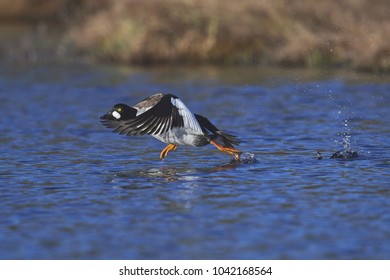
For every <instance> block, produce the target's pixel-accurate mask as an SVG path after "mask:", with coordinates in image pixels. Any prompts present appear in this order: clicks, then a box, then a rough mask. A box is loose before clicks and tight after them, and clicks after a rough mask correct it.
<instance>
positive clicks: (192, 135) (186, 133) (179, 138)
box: [152, 127, 203, 146]
mask: <svg viewBox="0 0 390 280" xmlns="http://www.w3.org/2000/svg"><path fill="white" fill-rule="evenodd" d="M152 136H153V137H154V138H156V139H157V140H160V141H161V142H164V143H167V144H174V145H176V146H182V145H186V146H195V143H196V141H195V140H196V139H197V138H198V137H199V136H203V133H199V132H197V131H193V130H192V129H188V128H187V129H184V128H183V127H175V128H173V129H172V130H170V131H168V132H165V133H163V134H160V135H152Z"/></svg>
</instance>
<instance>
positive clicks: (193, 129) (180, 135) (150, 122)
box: [100, 93, 242, 161]
mask: <svg viewBox="0 0 390 280" xmlns="http://www.w3.org/2000/svg"><path fill="white" fill-rule="evenodd" d="M100 121H101V123H102V124H103V125H104V126H105V127H107V128H111V129H113V132H116V133H119V134H125V135H128V136H139V135H151V136H152V137H154V138H155V139H157V140H159V141H161V142H163V143H166V144H167V146H166V147H165V148H164V149H163V150H162V151H161V153H160V159H162V160H163V159H164V158H166V156H167V155H168V153H169V152H170V151H175V150H176V149H177V147H178V146H193V147H202V146H206V145H208V144H211V145H213V146H215V147H216V148H217V149H218V150H219V151H221V152H224V153H226V154H228V155H230V156H233V158H234V159H235V160H237V161H238V160H239V159H240V155H241V153H242V152H241V151H240V150H238V149H236V148H235V147H234V145H239V144H240V141H239V140H238V139H237V137H236V136H234V135H232V134H229V133H227V132H225V131H222V130H219V129H218V128H217V127H216V126H215V125H214V124H212V123H211V122H210V121H209V120H208V119H207V118H206V117H203V116H201V115H198V114H193V113H192V112H191V111H190V110H189V109H188V108H187V106H186V105H185V104H184V103H183V101H181V99H179V98H178V97H177V96H175V95H173V94H163V93H156V94H153V95H151V96H149V97H146V98H145V99H143V100H142V101H140V102H139V103H137V104H136V105H134V106H129V105H127V104H124V103H118V104H116V105H114V106H113V107H112V108H111V109H110V110H109V111H108V112H107V113H105V114H104V115H103V116H101V117H100Z"/></svg>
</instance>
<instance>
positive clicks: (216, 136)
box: [195, 114, 241, 160]
mask: <svg viewBox="0 0 390 280" xmlns="http://www.w3.org/2000/svg"><path fill="white" fill-rule="evenodd" d="M195 118H196V120H197V121H198V123H199V124H200V126H201V128H202V131H203V132H204V133H205V134H206V135H207V136H208V137H209V138H210V144H212V145H214V146H215V147H217V148H218V149H219V150H220V151H222V152H226V153H228V154H230V155H232V156H234V158H235V159H236V160H238V159H239V158H240V154H241V151H239V150H237V149H236V148H234V146H233V145H239V144H240V141H239V140H238V139H237V136H234V135H232V134H229V133H227V132H225V131H222V130H219V129H218V128H217V127H216V126H215V125H213V124H212V123H211V122H210V121H209V120H208V119H207V118H205V117H203V116H200V115H197V114H195Z"/></svg>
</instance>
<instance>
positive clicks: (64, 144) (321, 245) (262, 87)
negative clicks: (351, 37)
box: [0, 63, 390, 259]
mask: <svg viewBox="0 0 390 280" xmlns="http://www.w3.org/2000/svg"><path fill="white" fill-rule="evenodd" d="M156 92H165V93H173V94H175V95H177V96H179V97H180V98H181V99H182V100H183V101H184V102H185V103H186V104H187V106H188V107H189V108H190V109H191V110H192V111H193V112H196V113H199V114H201V115H204V116H206V117H208V118H209V119H210V120H211V121H212V122H213V123H215V124H216V126H217V127H218V128H220V129H223V130H227V131H228V132H230V133H233V134H236V135H238V136H239V137H240V138H241V140H242V144H241V145H240V147H239V148H240V149H241V150H242V151H244V156H245V157H252V158H255V159H256V160H252V161H249V162H247V163H245V162H241V163H231V162H230V161H231V159H230V158H229V157H228V156H226V155H225V154H222V153H220V152H218V151H217V150H216V149H215V148H214V147H213V146H211V145H209V146H206V147H202V148H192V147H179V148H178V149H177V151H172V152H170V153H169V155H168V157H167V158H166V159H165V160H164V161H161V160H160V159H159V153H160V151H161V150H162V149H163V148H164V147H165V144H163V143H160V142H158V141H157V140H155V139H153V138H152V137H146V136H145V137H138V138H137V137H133V138H131V137H126V136H123V135H117V134H114V133H111V132H110V130H108V129H106V128H104V127H103V126H102V125H101V124H100V123H99V120H98V117H99V116H100V115H102V114H103V113H105V112H106V111H107V110H108V109H109V108H110V107H111V106H112V105H114V104H115V103H119V102H124V103H128V104H130V105H132V104H135V103H136V102H138V101H140V100H141V99H143V98H144V97H146V96H148V95H151V94H153V93H156ZM0 104H1V118H0V151H1V152H0V201H1V204H0V215H1V220H0V258H1V259H389V258H390V183H389V182H390V154H389V153H390V152H389V151H390V126H389V121H390V110H389V108H390V79H389V77H388V76H384V75H363V74H355V73H331V72H330V73H323V72H321V71H318V72H315V71H299V70H280V69H257V68H254V67H252V68H251V67H247V68H243V67H238V68H235V67H232V68H227V69H226V68H225V69H222V68H213V67H203V68H195V69H191V68H150V69H142V68H128V67H124V66H107V65H106V66H104V65H84V64H73V63H70V64H45V65H17V64H16V65H15V64H14V65H9V64H8V65H1V66H0ZM343 144H344V146H343ZM346 144H347V145H346ZM345 147H347V148H348V149H353V150H354V151H357V152H358V153H359V157H358V158H354V159H347V160H346V159H330V156H331V155H332V154H333V153H334V152H336V151H338V150H342V149H344V148H345ZM317 152H320V153H321V154H322V157H323V159H322V160H318V159H317Z"/></svg>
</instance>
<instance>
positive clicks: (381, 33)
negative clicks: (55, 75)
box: [0, 0, 390, 71]
mask: <svg viewBox="0 0 390 280" xmlns="http://www.w3.org/2000/svg"><path fill="white" fill-rule="evenodd" d="M4 2H5V0H0V10H3V9H1V6H2V5H4ZM14 2H19V3H23V2H24V3H27V2H29V1H27V0H14ZM36 2H50V3H52V4H51V6H50V5H49V6H50V7H48V6H47V5H46V8H45V13H43V14H44V15H45V16H46V17H47V18H53V15H55V16H56V17H57V18H58V19H59V20H60V21H61V22H63V23H64V22H65V23H66V29H65V30H66V31H65V33H64V36H66V38H67V39H68V40H69V43H70V45H71V46H73V47H74V48H75V49H76V50H77V51H79V52H81V53H83V54H87V55H89V56H92V57H94V58H96V59H100V60H109V61H115V62H120V63H133V64H134V63H135V64H163V63H214V64H264V65H282V66H315V67H322V66H334V67H345V68H354V69H362V70H370V71H389V70H390V40H389V38H390V17H389V15H388V11H389V10H390V2H389V1H388V0H328V1H320V0H306V1H299V0H273V1H268V0H242V1H234V0H164V1H160V0H146V1H142V0H96V1H93V0H83V1H74V0H54V1H34V3H36ZM29 3H31V2H29ZM21 6H23V5H21ZM44 6H45V5H42V9H43V8H44ZM50 9H51V11H52V12H51V13H50ZM11 10H12V9H11ZM15 10H17V9H14V10H12V11H13V14H12V15H11V16H10V14H8V18H12V17H13V18H17V17H18V14H17V12H15ZM36 10H37V11H38V10H39V9H36ZM26 11H27V12H28V11H31V10H28V9H27V10H26ZM26 11H25V13H26ZM37 11H35V12H33V13H32V14H30V16H29V18H32V19H34V15H36V14H37V13H38V12H37ZM64 11H66V13H65V12H64ZM64 13H65V14H66V16H64ZM20 14H23V12H21V13H20ZM20 14H19V15H20ZM0 18H7V17H5V15H4V10H3V12H1V13H0Z"/></svg>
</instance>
